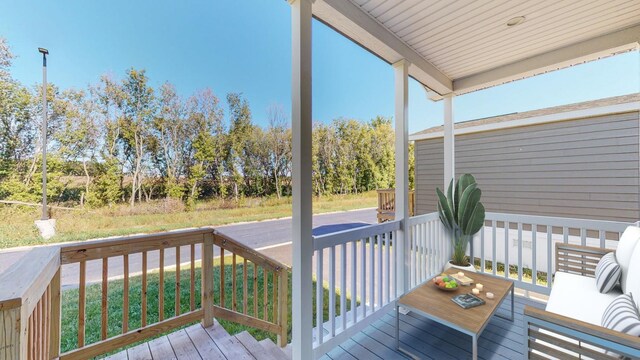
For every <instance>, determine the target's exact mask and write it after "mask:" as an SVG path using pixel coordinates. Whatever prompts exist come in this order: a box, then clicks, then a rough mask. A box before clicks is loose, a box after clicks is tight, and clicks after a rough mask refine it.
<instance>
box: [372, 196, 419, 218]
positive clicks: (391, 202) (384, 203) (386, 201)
mask: <svg viewBox="0 0 640 360" xmlns="http://www.w3.org/2000/svg"><path fill="white" fill-rule="evenodd" d="M376 191H377V193H378V222H379V223H381V222H385V221H393V220H395V217H396V189H379V190H376ZM415 195H416V194H415V191H413V190H411V191H409V216H413V215H414V214H415V203H416V199H415V197H416V196H415Z"/></svg>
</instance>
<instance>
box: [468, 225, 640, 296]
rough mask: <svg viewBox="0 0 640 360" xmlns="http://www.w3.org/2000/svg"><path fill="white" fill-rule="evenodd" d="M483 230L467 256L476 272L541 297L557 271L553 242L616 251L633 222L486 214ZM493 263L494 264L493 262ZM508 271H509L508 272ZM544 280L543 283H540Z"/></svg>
mask: <svg viewBox="0 0 640 360" xmlns="http://www.w3.org/2000/svg"><path fill="white" fill-rule="evenodd" d="M485 219H486V222H485V224H486V225H485V227H484V229H483V230H480V231H479V232H478V234H476V235H475V236H474V240H473V242H472V243H471V244H470V246H469V255H470V257H471V258H472V259H474V260H475V263H476V265H479V267H478V266H476V269H478V271H479V272H484V273H490V274H493V275H496V274H497V273H498V272H499V271H500V269H498V268H499V267H500V268H502V271H503V272H504V273H503V274H502V276H504V277H508V276H510V272H511V271H514V272H516V273H517V275H515V276H512V280H514V281H515V286H516V287H518V288H521V289H524V290H530V291H534V292H537V293H541V294H549V293H550V292H551V283H552V281H551V279H550V278H549V277H548V274H553V273H554V272H555V270H556V268H555V263H554V259H555V256H554V253H553V251H554V248H555V243H557V242H563V243H570V244H580V245H587V246H593V247H599V248H615V247H616V244H617V241H618V239H619V238H620V235H621V234H622V232H623V231H624V230H625V229H626V228H627V226H629V225H633V224H632V223H627V222H617V221H603V220H585V219H572V218H560V217H549V216H535V215H517V214H502V213H487V214H486V218H485ZM494 260H495V261H494ZM509 270H511V271H509ZM539 280H543V281H539Z"/></svg>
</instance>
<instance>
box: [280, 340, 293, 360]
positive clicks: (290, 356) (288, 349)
mask: <svg viewBox="0 0 640 360" xmlns="http://www.w3.org/2000/svg"><path fill="white" fill-rule="evenodd" d="M282 351H284V354H285V355H287V359H293V350H292V349H291V343H289V344H287V346H285V347H284V348H282Z"/></svg>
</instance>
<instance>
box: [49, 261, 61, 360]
mask: <svg viewBox="0 0 640 360" xmlns="http://www.w3.org/2000/svg"><path fill="white" fill-rule="evenodd" d="M60 269H62V267H60V268H58V271H57V272H56V274H55V275H54V276H53V278H52V279H51V284H50V285H49V286H50V289H51V290H50V291H51V324H50V330H49V331H50V337H49V341H50V343H49V355H50V358H52V359H55V358H57V357H58V356H60V332H61V322H60V315H61V312H62V307H61V305H62V302H61V295H62V294H61V282H60Z"/></svg>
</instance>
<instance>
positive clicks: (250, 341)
mask: <svg viewBox="0 0 640 360" xmlns="http://www.w3.org/2000/svg"><path fill="white" fill-rule="evenodd" d="M236 339H238V341H240V342H241V343H242V345H244V347H245V348H247V350H249V353H251V355H253V357H255V358H256V360H278V358H277V357H275V356H273V355H271V354H270V353H269V352H268V351H267V350H266V349H265V348H264V347H262V345H260V343H258V340H256V339H255V338H254V337H253V336H251V334H249V333H248V332H246V331H243V332H241V333H238V334H236Z"/></svg>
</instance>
